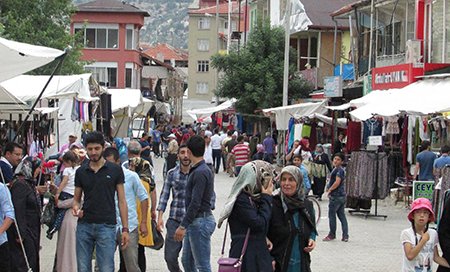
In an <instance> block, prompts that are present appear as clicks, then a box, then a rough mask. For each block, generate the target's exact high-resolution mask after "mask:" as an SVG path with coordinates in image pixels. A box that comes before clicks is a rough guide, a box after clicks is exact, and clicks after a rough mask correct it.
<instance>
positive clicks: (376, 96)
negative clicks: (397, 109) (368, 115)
mask: <svg viewBox="0 0 450 272" xmlns="http://www.w3.org/2000/svg"><path fill="white" fill-rule="evenodd" d="M398 90H399V89H390V90H374V91H372V92H370V93H369V94H367V95H365V96H363V97H360V98H356V99H353V100H351V101H350V102H348V103H345V104H342V105H339V106H327V107H326V108H327V109H330V110H338V111H342V110H346V109H348V108H351V107H353V108H359V107H362V106H364V105H366V104H369V103H373V102H375V101H376V102H380V103H381V102H383V101H386V99H389V96H390V95H391V94H392V92H396V91H398Z"/></svg>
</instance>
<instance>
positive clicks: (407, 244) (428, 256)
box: [400, 198, 449, 272]
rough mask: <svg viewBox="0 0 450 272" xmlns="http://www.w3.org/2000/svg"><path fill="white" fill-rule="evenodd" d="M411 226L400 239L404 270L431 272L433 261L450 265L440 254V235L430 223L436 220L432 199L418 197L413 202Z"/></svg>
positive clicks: (410, 213) (410, 216) (404, 271)
mask: <svg viewBox="0 0 450 272" xmlns="http://www.w3.org/2000/svg"><path fill="white" fill-rule="evenodd" d="M408 220H409V221H410V222H411V227H410V228H407V229H405V230H403V231H402V234H401V235H400V240H401V242H402V245H403V266H402V271H403V272H410V271H411V272H415V271H420V272H422V271H423V272H428V271H429V272H431V271H433V270H432V264H433V261H435V262H436V263H438V264H439V265H442V266H446V267H449V264H448V262H447V261H446V260H445V259H444V258H442V257H441V256H439V252H438V247H437V246H438V243H439V240H438V235H437V232H436V230H434V229H429V228H428V225H429V223H430V222H433V221H434V212H433V209H432V207H431V202H430V200H428V199H426V198H418V199H416V200H414V202H413V203H412V204H411V211H409V213H408Z"/></svg>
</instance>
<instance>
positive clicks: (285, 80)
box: [283, 0, 291, 106]
mask: <svg viewBox="0 0 450 272" xmlns="http://www.w3.org/2000/svg"><path fill="white" fill-rule="evenodd" d="M284 20H285V22H284V31H285V33H284V35H285V37H284V73H283V106H287V104H288V77H289V39H290V33H291V31H290V21H291V0H287V1H286V14H285V16H284Z"/></svg>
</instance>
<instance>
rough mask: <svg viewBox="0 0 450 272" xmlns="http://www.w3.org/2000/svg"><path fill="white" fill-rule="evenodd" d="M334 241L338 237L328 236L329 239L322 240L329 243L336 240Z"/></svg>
mask: <svg viewBox="0 0 450 272" xmlns="http://www.w3.org/2000/svg"><path fill="white" fill-rule="evenodd" d="M334 239H336V237H333V236H331V235H329V234H328V235H327V237H325V238H323V239H322V241H324V242H328V241H332V240H334Z"/></svg>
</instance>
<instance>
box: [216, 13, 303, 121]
mask: <svg viewBox="0 0 450 272" xmlns="http://www.w3.org/2000/svg"><path fill="white" fill-rule="evenodd" d="M289 54H290V58H289V66H290V67H289V85H288V90H289V91H288V94H289V96H288V98H289V99H296V98H304V97H308V94H309V92H310V91H311V90H312V87H311V85H310V84H309V83H308V82H307V81H306V80H304V79H302V78H300V77H299V76H298V75H296V74H295V71H296V60H297V56H296V55H297V54H296V52H295V50H293V49H292V48H291V50H290V53H289ZM211 65H212V66H213V67H214V68H216V69H218V70H219V72H220V73H221V77H220V79H219V84H218V89H217V90H216V95H219V96H220V97H227V98H231V97H234V98H236V99H238V102H237V103H236V107H237V109H238V110H239V111H240V112H243V113H250V114H253V113H254V112H255V110H257V109H262V108H270V107H277V106H281V105H282V100H283V69H284V30H283V29H282V28H280V27H276V28H271V27H270V24H269V22H268V21H265V22H261V23H259V24H258V25H257V26H256V28H255V29H254V30H252V32H251V34H250V37H249V39H248V42H247V44H246V45H245V46H244V47H243V48H242V49H241V50H240V51H239V52H238V51H236V50H234V49H233V50H230V53H229V54H228V55H214V56H213V57H212V62H211Z"/></svg>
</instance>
